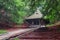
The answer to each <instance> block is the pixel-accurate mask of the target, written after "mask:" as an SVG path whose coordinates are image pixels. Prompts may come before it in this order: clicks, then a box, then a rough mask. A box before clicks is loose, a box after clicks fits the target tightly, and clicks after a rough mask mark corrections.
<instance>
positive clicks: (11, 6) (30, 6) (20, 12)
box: [0, 0, 60, 24]
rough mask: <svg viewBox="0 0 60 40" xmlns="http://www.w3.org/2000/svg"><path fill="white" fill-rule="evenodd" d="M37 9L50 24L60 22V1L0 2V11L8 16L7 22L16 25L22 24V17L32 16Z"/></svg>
mask: <svg viewBox="0 0 60 40" xmlns="http://www.w3.org/2000/svg"><path fill="white" fill-rule="evenodd" d="M37 8H40V11H41V12H42V13H43V14H44V18H45V19H49V20H50V22H51V23H54V22H55V21H59V20H60V0H0V10H2V9H3V10H4V12H5V13H6V14H9V15H10V16H7V18H8V19H7V20H8V21H12V22H15V23H18V24H20V23H23V21H24V17H25V16H29V15H31V14H33V13H34V12H35V10H36V9H37ZM0 13H1V12H0ZM0 16H1V15H0Z"/></svg>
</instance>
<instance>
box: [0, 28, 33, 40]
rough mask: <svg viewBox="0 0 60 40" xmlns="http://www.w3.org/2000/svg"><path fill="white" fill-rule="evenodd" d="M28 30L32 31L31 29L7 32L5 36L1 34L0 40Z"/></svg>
mask: <svg viewBox="0 0 60 40" xmlns="http://www.w3.org/2000/svg"><path fill="white" fill-rule="evenodd" d="M30 30H32V29H17V30H15V31H10V32H7V33H6V34H3V35H1V36H0V40H5V39H7V38H9V37H12V36H16V35H21V34H23V33H25V32H27V31H30Z"/></svg>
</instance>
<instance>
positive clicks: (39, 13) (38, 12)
mask: <svg viewBox="0 0 60 40" xmlns="http://www.w3.org/2000/svg"><path fill="white" fill-rule="evenodd" d="M42 17H43V14H42V13H41V12H40V10H37V11H36V12H35V13H34V14H32V15H31V16H29V17H27V18H26V19H37V18H42Z"/></svg>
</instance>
